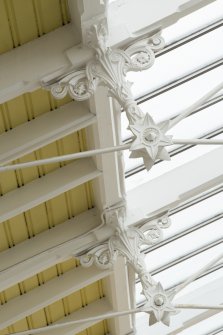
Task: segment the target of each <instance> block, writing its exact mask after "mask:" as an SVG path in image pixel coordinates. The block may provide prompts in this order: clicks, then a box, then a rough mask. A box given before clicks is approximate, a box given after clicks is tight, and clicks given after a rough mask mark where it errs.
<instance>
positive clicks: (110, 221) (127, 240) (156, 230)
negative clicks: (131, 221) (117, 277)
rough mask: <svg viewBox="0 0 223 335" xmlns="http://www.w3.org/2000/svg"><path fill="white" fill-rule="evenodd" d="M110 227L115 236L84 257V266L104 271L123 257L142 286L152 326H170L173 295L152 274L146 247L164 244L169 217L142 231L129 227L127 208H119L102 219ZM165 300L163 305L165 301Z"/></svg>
mask: <svg viewBox="0 0 223 335" xmlns="http://www.w3.org/2000/svg"><path fill="white" fill-rule="evenodd" d="M102 219H103V221H105V223H106V225H109V227H111V228H112V230H113V234H112V236H111V237H110V238H109V239H108V241H107V242H106V243H103V244H101V245H98V246H96V247H94V248H92V249H91V250H89V251H88V252H87V253H86V254H85V255H82V256H81V257H80V263H81V265H82V266H85V267H88V266H91V265H92V264H95V265H96V266H97V267H99V268H100V269H109V268H111V267H112V265H113V264H114V263H115V261H116V259H117V257H118V256H123V257H125V259H126V262H127V263H128V264H129V265H130V266H131V267H132V268H133V270H134V271H135V273H136V274H137V275H138V278H139V280H140V282H141V284H142V294H143V295H144V296H145V298H146V301H147V303H146V305H145V306H146V307H145V309H146V312H147V313H149V314H150V316H151V317H150V322H152V321H151V320H153V318H154V319H155V321H154V322H157V321H162V322H163V323H167V319H168V318H167V316H168V317H169V314H174V313H175V312H176V310H175V309H174V308H173V306H172V304H171V299H172V295H170V294H168V293H167V292H166V291H164V290H163V288H162V286H161V284H160V283H157V282H156V281H155V280H154V279H153V278H152V276H151V274H150V273H149V271H148V269H147V266H146V263H145V260H144V253H143V252H142V250H141V247H142V246H145V245H146V246H148V245H153V244H155V243H158V242H160V241H161V240H162V237H163V235H162V229H163V228H166V227H167V226H169V225H170V219H169V217H168V213H165V214H164V215H162V216H161V217H158V218H155V219H152V220H149V221H148V222H146V223H144V224H143V225H141V226H140V227H139V228H138V227H130V228H127V227H125V206H124V205H123V204H121V205H120V204H118V205H116V206H114V208H110V209H108V210H105V212H104V213H103V215H102ZM161 300H162V301H161Z"/></svg>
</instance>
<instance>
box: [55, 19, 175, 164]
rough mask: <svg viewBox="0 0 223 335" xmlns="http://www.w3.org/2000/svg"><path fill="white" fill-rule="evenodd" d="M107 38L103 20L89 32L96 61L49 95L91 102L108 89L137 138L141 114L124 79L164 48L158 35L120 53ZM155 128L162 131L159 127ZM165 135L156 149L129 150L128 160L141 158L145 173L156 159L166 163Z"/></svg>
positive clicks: (63, 82)
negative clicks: (101, 89) (100, 89)
mask: <svg viewBox="0 0 223 335" xmlns="http://www.w3.org/2000/svg"><path fill="white" fill-rule="evenodd" d="M107 34H108V30H107V22H106V20H105V19H104V20H102V21H100V22H99V23H98V24H96V25H93V26H92V27H91V28H90V29H89V30H88V32H87V33H86V41H87V45H88V46H90V47H91V48H93V49H94V50H95V57H94V58H93V59H92V60H91V61H89V62H88V64H87V66H86V69H84V70H79V71H76V72H73V73H70V74H68V75H66V76H65V77H64V78H62V79H61V80H60V81H59V82H58V83H57V84H56V85H53V86H52V88H51V92H52V94H53V96H54V97H55V98H58V99H61V98H63V97H65V96H66V94H69V95H70V96H71V97H72V98H73V99H75V100H78V101H83V100H86V99H88V98H90V96H91V95H92V94H93V93H94V91H95V89H96V87H97V86H98V85H105V86H106V87H108V89H109V95H110V96H112V97H113V98H115V99H116V100H117V101H118V102H119V103H120V105H121V106H122V107H123V109H124V110H125V111H126V115H127V117H128V119H129V129H130V130H131V131H132V132H133V135H135V136H136V137H137V135H136V133H135V132H134V127H139V125H142V124H143V123H144V120H143V119H144V114H143V112H142V111H141V109H140V107H139V106H137V103H136V101H135V100H134V97H133V95H132V93H131V83H129V82H128V81H127V80H126V77H125V76H126V73H127V72H128V71H142V70H146V69H148V68H149V67H151V66H152V65H153V63H154V61H155V54H154V51H157V50H160V49H161V48H163V46H164V41H163V39H162V38H161V37H160V36H159V35H155V36H152V37H149V38H146V39H143V40H140V41H137V42H136V43H134V44H132V45H131V46H129V47H128V48H127V49H126V50H120V49H112V48H110V47H108V46H107ZM150 121H151V120H150ZM151 122H152V121H151ZM151 122H150V123H151ZM154 127H155V126H154ZM158 128H159V129H161V128H162V127H161V128H160V127H159V125H158V126H157V129H158ZM161 130H162V129H161ZM137 132H138V130H137ZM164 135H165V133H164V132H160V136H159V138H160V139H161V141H159V143H157V145H156V146H155V145H153V146H152V145H151V141H150V142H147V143H146V144H145V141H144V142H143V146H141V147H140V148H138V147H137V146H131V148H130V150H131V151H132V154H131V156H130V157H131V158H136V157H142V158H143V160H144V163H145V165H146V167H147V169H149V168H150V167H151V166H152V165H153V164H154V161H155V159H157V158H160V159H168V158H169V155H168V153H167V152H166V151H165V149H164V148H161V149H160V146H166V145H169V144H170V141H169V140H167V139H166V137H165V136H164ZM163 138H164V140H163ZM153 144H154V143H153Z"/></svg>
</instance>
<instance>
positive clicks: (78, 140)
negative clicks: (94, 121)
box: [0, 89, 93, 251]
mask: <svg viewBox="0 0 223 335" xmlns="http://www.w3.org/2000/svg"><path fill="white" fill-rule="evenodd" d="M27 101H29V103H27ZM67 102H70V99H69V98H66V99H63V100H61V101H57V100H55V99H53V98H52V97H51V95H50V94H49V93H48V92H46V91H44V90H42V89H40V90H37V91H35V92H32V93H26V94H23V95H22V96H20V97H17V98H15V99H13V100H11V101H8V102H6V103H4V104H2V105H0V110H1V115H2V118H0V129H1V130H2V131H3V132H5V131H9V132H10V129H13V128H15V127H16V126H18V125H20V124H23V123H25V122H27V121H29V120H30V119H31V118H32V119H33V118H36V117H38V116H39V115H40V114H43V113H47V112H50V111H51V110H53V109H55V108H57V107H59V106H61V105H63V104H65V103H67ZM3 116H4V117H3ZM83 150H86V140H85V131H84V130H80V131H78V132H76V133H73V134H71V135H68V136H66V137H64V138H62V139H60V140H58V141H55V142H53V143H50V144H48V145H46V146H44V147H42V148H40V149H39V150H36V151H34V152H32V153H30V154H28V155H26V156H24V157H21V158H19V159H17V160H16V161H15V162H25V161H30V160H36V159H42V158H47V157H51V156H58V155H65V154H69V153H73V152H78V151H83ZM69 163H70V162H68V163H55V164H48V165H43V166H40V167H32V168H29V169H23V170H22V169H20V170H16V171H8V172H4V173H1V174H0V194H1V195H2V196H4V194H6V193H7V192H10V191H12V190H14V189H16V188H20V187H23V186H24V185H25V184H27V183H29V182H31V181H33V180H35V179H38V178H41V177H42V176H44V175H46V174H48V173H50V172H52V171H53V170H55V169H58V168H60V167H62V166H64V165H65V164H69ZM92 207H93V196H92V189H91V183H90V182H88V183H85V184H82V185H80V186H78V187H76V188H74V189H72V190H69V191H68V192H66V193H63V194H61V195H59V196H57V197H55V198H53V199H50V200H49V201H47V202H44V203H42V204H40V205H38V206H36V207H34V208H32V209H30V210H28V211H26V212H24V213H22V214H20V215H17V216H15V217H13V218H11V219H10V220H7V221H5V222H3V223H1V224H0V251H3V250H5V249H7V248H11V247H13V246H15V245H16V244H18V243H20V242H22V241H24V240H26V239H28V238H30V237H33V236H35V235H36V234H38V233H40V232H43V231H44V230H47V229H51V228H52V227H54V226H56V225H57V224H59V223H62V222H64V221H66V220H68V219H70V218H72V217H74V216H76V215H77V214H79V213H81V212H83V211H85V210H87V209H90V208H92Z"/></svg>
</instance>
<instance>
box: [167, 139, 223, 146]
mask: <svg viewBox="0 0 223 335" xmlns="http://www.w3.org/2000/svg"><path fill="white" fill-rule="evenodd" d="M172 142H173V144H211V145H215V144H217V145H218V144H220V145H221V144H223V140H215V139H208V138H195V139H173V140H172Z"/></svg>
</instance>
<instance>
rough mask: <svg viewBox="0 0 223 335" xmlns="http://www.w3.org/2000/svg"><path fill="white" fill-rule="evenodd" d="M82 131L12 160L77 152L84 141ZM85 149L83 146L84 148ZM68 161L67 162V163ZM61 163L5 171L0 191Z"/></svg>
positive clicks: (17, 185)
mask: <svg viewBox="0 0 223 335" xmlns="http://www.w3.org/2000/svg"><path fill="white" fill-rule="evenodd" d="M83 136H84V132H83V131H78V132H77V133H73V134H71V135H68V136H66V137H64V138H62V139H60V140H58V141H55V142H53V143H50V144H48V145H46V146H44V147H42V148H40V149H39V150H36V151H34V152H33V153H32V154H28V155H26V156H24V157H21V158H19V159H17V160H15V161H14V163H23V162H27V161H30V160H36V159H43V158H49V157H53V156H60V155H67V154H71V153H74V152H79V151H80V150H81V149H82V148H81V147H83V143H85V139H83V138H82V137H83ZM84 149H85V148H84ZM69 163H70V162H68V163H67V164H69ZM63 165H64V164H63V163H54V164H47V165H41V166H38V167H32V168H28V169H22V170H15V171H6V172H1V174H0V191H1V194H2V195H3V194H5V193H7V192H9V191H11V190H13V189H16V188H17V187H21V186H24V185H25V184H26V183H28V182H30V181H32V180H34V179H37V178H39V177H42V176H45V175H46V174H47V173H50V172H52V171H53V170H55V169H57V168H59V167H61V166H63Z"/></svg>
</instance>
